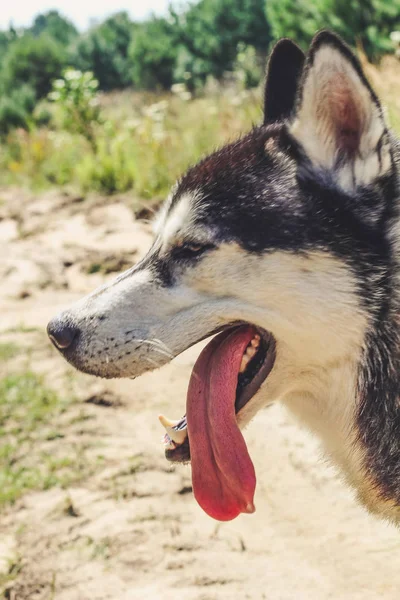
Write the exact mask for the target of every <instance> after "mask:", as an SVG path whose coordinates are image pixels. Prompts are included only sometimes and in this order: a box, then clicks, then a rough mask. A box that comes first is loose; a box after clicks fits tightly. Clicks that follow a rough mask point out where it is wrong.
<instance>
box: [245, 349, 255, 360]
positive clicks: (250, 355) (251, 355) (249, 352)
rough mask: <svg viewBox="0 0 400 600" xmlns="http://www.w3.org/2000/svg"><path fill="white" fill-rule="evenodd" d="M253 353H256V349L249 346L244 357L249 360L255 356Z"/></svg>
mask: <svg viewBox="0 0 400 600" xmlns="http://www.w3.org/2000/svg"><path fill="white" fill-rule="evenodd" d="M255 353H256V349H255V348H253V347H252V346H249V347H248V348H247V350H246V355H247V356H248V357H249V358H253V356H254V355H255Z"/></svg>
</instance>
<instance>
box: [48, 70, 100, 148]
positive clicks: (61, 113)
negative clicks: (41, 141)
mask: <svg viewBox="0 0 400 600" xmlns="http://www.w3.org/2000/svg"><path fill="white" fill-rule="evenodd" d="M98 87H99V82H98V81H97V80H96V79H95V78H94V77H93V73H90V72H86V73H82V72H81V71H77V70H75V69H71V68H69V69H66V70H65V71H64V73H63V77H62V78H61V79H56V80H55V81H54V82H53V89H52V91H51V92H50V94H49V99H50V100H51V101H52V102H54V103H55V105H56V106H57V108H58V109H59V110H58V120H59V125H60V128H61V129H64V130H65V131H69V132H71V133H80V134H82V135H84V136H85V137H86V138H87V139H88V140H90V141H93V127H94V125H95V124H96V123H99V121H100V108H99V102H98V98H97V90H98Z"/></svg>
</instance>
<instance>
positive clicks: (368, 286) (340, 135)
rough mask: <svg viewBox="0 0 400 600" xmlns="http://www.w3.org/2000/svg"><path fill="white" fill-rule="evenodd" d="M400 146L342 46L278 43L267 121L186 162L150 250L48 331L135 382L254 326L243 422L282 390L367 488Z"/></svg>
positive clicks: (335, 42) (325, 41)
mask: <svg viewBox="0 0 400 600" xmlns="http://www.w3.org/2000/svg"><path fill="white" fill-rule="evenodd" d="M394 147H395V143H394V142H393V140H392V138H391V136H390V134H389V132H388V130H387V127H386V124H385V120H384V117H383V113H382V109H381V107H380V104H379V102H378V100H377V97H376V95H375V93H374V92H373V90H372V89H371V87H370V85H369V83H368V82H367V80H366V79H365V76H364V74H363V72H362V70H361V67H360V65H359V63H358V61H357V59H356V58H355V57H354V56H353V54H352V53H351V51H350V50H349V49H348V48H347V46H345V45H344V44H343V42H342V41H341V40H339V39H338V38H337V37H336V36H335V35H333V34H332V33H329V32H321V33H320V34H318V35H317V36H316V37H315V39H314V40H313V42H312V44H311V47H310V50H309V53H308V55H307V57H306V59H304V56H303V54H302V52H301V51H300V50H299V49H298V48H297V46H295V45H294V44H293V43H292V42H290V41H288V40H283V41H281V42H280V43H279V44H278V45H277V46H276V47H275V50H274V51H273V53H272V56H271V58H270V61H269V69H268V75H267V83H266V92H265V104H264V122H263V124H262V125H261V126H260V127H256V128H254V129H253V130H252V131H251V132H250V133H249V134H248V135H245V136H243V137H242V138H241V139H239V140H237V141H236V142H234V143H232V144H229V145H227V146H225V147H223V148H222V149H221V150H219V151H217V152H215V153H213V154H211V155H210V156H208V157H206V158H205V159H204V160H202V161H201V162H200V163H199V164H197V165H196V166H194V167H193V168H191V169H189V171H188V172H187V173H186V174H185V175H184V176H183V177H182V178H181V179H180V181H179V182H178V183H177V184H176V185H175V187H174V188H173V190H172V192H171V194H170V197H169V198H168V200H167V201H166V203H165V205H164V207H163V208H162V210H161V212H160V214H159V216H158V218H157V221H156V223H155V239H154V243H153V245H152V247H151V249H150V250H149V252H148V254H147V256H146V257H145V258H144V259H143V260H142V261H141V262H140V263H139V264H137V265H136V266H135V267H133V268H132V269H130V270H128V271H126V272H125V273H123V274H122V275H121V276H119V277H118V278H117V279H116V280H115V281H114V282H112V283H111V284H109V285H106V286H104V287H102V288H100V289H98V290H96V291H95V292H94V293H92V294H91V295H90V296H88V297H86V298H84V299H83V300H81V301H80V302H78V303H77V304H75V305H74V306H72V307H71V308H70V309H69V310H68V311H66V312H64V313H62V314H61V315H59V316H58V317H56V318H55V319H54V320H53V321H52V322H51V323H50V324H49V327H48V331H49V335H50V337H51V339H52V340H53V342H54V343H55V345H56V346H57V347H58V349H59V350H60V351H61V352H62V354H63V356H64V357H65V358H66V359H67V360H68V361H70V362H71V363H72V364H73V365H74V366H75V367H77V368H78V369H80V370H82V371H84V372H86V373H91V374H94V375H98V376H101V377H135V376H138V375H140V374H141V373H144V372H145V371H148V370H150V369H154V368H156V367H160V366H162V365H163V364H165V363H167V362H169V361H170V360H171V359H172V358H174V357H175V356H177V355H178V354H180V353H181V352H183V351H184V350H185V349H187V348H189V347H190V346H192V345H193V344H195V343H196V342H198V341H199V340H202V339H204V338H206V337H209V336H211V335H213V334H215V333H216V332H219V331H223V333H222V334H220V335H222V336H225V337H226V336H227V335H228V333H227V331H228V332H229V331H232V332H235V331H236V332H239V333H237V335H236V334H235V335H236V337H238V338H239V337H240V339H242V337H243V339H244V338H245V337H246V335H247V334H245V333H244V331H245V330H244V329H243V328H246V327H251V338H252V339H254V337H255V336H256V339H257V340H259V342H258V344H257V356H258V359H259V361H258V365H255V367H254V372H252V373H251V377H249V378H250V379H256V377H257V375H258V373H259V372H260V371H262V377H261V378H260V377H259V380H257V385H254V386H253V388H251V386H250V387H249V386H248V382H246V385H245V386H244V387H246V386H247V388H248V389H247V388H246V393H244V396H243V397H245V401H241V402H240V403H239V406H237V407H236V408H237V412H238V417H237V418H238V422H239V423H240V425H244V424H245V423H247V422H248V420H249V419H250V418H251V417H252V416H253V415H254V414H255V413H256V412H257V411H258V410H259V409H260V408H261V407H262V406H265V405H266V404H268V403H269V402H271V401H274V400H277V399H281V400H283V401H284V402H286V403H287V404H288V406H290V407H291V408H292V409H293V410H294V411H295V412H297V414H298V415H299V416H300V418H302V419H303V420H304V421H305V422H306V423H307V425H308V426H310V427H312V428H313V429H316V430H318V431H319V433H320V434H321V435H322V437H323V438H324V440H325V443H326V446H327V448H328V450H329V451H330V452H331V453H332V454H333V455H334V456H335V458H336V460H337V461H338V462H339V463H340V464H341V466H342V467H343V468H344V470H345V472H346V474H347V476H348V478H349V480H350V481H351V482H352V483H354V485H356V486H357V488H358V489H360V490H361V488H362V489H364V487H365V486H364V487H363V482H365V477H366V476H365V475H363V466H362V462H363V456H364V453H363V451H362V450H357V449H355V440H356V439H357V435H358V433H357V431H358V430H357V427H358V425H357V422H356V417H355V412H356V406H357V402H358V400H357V393H358V392H357V390H358V385H359V377H360V364H361V363H362V361H363V360H364V357H365V348H366V339H367V336H368V334H369V332H370V331H371V330H372V329H373V327H375V323H376V319H377V318H378V315H380V314H382V310H384V309H383V305H384V300H383V291H384V290H385V289H387V287H388V278H389V272H390V265H391V264H392V253H393V244H394V242H393V239H394V238H393V234H391V233H390V232H391V231H392V230H393V228H392V223H393V214H394V208H393V205H394V200H395V198H394V191H393V189H394V188H393V186H394V183H393V182H394V176H395V175H394V173H395V165H394V160H393V153H394ZM390 236H392V237H390ZM246 331H247V330H246ZM240 332H243V335H242V333H240ZM251 338H250V339H251ZM224 339H225V338H224ZM260 340H261V341H260ZM248 341H249V343H250V340H248ZM221 344H222V342H221ZM256 367H257V368H256ZM263 369H264V370H263ZM249 390H250V391H249ZM370 504H371V505H372V503H370Z"/></svg>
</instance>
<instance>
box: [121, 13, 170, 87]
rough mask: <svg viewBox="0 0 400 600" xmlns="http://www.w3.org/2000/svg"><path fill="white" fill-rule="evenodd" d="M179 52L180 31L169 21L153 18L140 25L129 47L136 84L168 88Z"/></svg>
mask: <svg viewBox="0 0 400 600" xmlns="http://www.w3.org/2000/svg"><path fill="white" fill-rule="evenodd" d="M177 55H178V49H177V32H176V28H174V27H173V25H172V24H171V23H170V22H169V21H167V20H166V19H156V18H152V19H150V20H149V21H146V22H145V23H143V24H141V25H140V26H137V27H136V29H135V32H134V36H133V39H132V42H131V45H130V47H129V60H130V65H131V77H132V81H133V83H134V84H135V85H136V86H137V87H139V88H144V89H148V90H154V89H157V88H163V89H169V88H170V87H171V85H172V84H173V83H174V71H175V65H176V61H177Z"/></svg>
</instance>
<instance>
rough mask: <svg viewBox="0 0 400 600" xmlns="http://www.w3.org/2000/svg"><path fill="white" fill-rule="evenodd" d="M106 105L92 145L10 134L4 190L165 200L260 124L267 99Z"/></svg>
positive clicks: (65, 135)
mask: <svg viewBox="0 0 400 600" xmlns="http://www.w3.org/2000/svg"><path fill="white" fill-rule="evenodd" d="M111 99H112V102H111V101H109V100H108V99H107V98H106V99H105V100H104V101H103V118H104V121H105V122H104V124H101V125H100V124H98V125H95V126H94V131H95V135H94V143H93V144H90V143H89V142H88V140H87V139H85V138H84V136H82V135H79V134H76V133H69V132H66V131H60V130H52V129H48V128H42V129H32V130H31V131H30V132H26V131H23V130H21V129H18V130H15V131H13V132H11V133H10V134H9V135H8V136H7V138H6V140H5V141H4V142H3V144H1V145H0V185H7V184H19V185H28V186H29V187H33V188H36V189H41V188H45V187H48V186H52V185H53V186H54V185H56V186H64V185H67V184H68V185H72V186H74V187H76V188H79V189H80V190H82V191H83V192H87V191H98V192H102V193H114V192H124V191H127V190H133V191H134V192H135V193H136V195H137V196H140V197H141V198H144V199H153V198H162V197H164V196H165V195H166V194H167V192H168V190H169V188H170V186H171V184H172V183H173V182H174V180H175V179H176V178H177V177H178V176H179V175H180V174H181V173H182V171H184V170H185V169H186V168H187V167H188V166H189V165H190V164H192V163H194V162H196V161H197V160H198V159H199V158H200V157H201V156H203V155H204V154H206V153H208V152H210V151H212V150H213V149H215V148H217V147H219V146H221V145H222V144H224V143H225V142H226V141H228V140H232V139H234V138H235V137H237V136H238V135H239V134H241V133H243V132H245V131H247V130H249V129H250V128H251V126H252V124H253V123H258V122H259V121H260V119H261V94H260V93H259V92H258V91H257V92H249V91H247V92H243V91H239V90H236V91H234V90H230V91H225V92H220V93H218V94H214V95H211V96H210V97H207V98H196V99H193V100H189V101H187V100H184V99H182V98H181V97H179V96H176V95H173V94H165V95H163V96H162V97H157V96H151V95H145V96H143V95H139V94H135V93H133V92H125V93H121V94H119V95H118V94H112V95H111Z"/></svg>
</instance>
